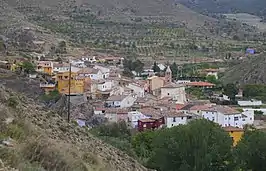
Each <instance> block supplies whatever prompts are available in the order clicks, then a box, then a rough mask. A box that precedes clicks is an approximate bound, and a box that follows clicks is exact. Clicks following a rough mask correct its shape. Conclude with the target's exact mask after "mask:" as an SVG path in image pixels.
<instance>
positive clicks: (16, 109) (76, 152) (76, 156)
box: [0, 72, 147, 171]
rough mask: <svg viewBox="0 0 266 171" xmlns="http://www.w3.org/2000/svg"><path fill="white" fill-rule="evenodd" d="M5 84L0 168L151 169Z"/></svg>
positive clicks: (0, 100)
mask: <svg viewBox="0 0 266 171" xmlns="http://www.w3.org/2000/svg"><path fill="white" fill-rule="evenodd" d="M0 76H1V79H2V78H5V79H6V80H8V79H7V77H11V76H12V74H10V73H8V72H7V73H5V72H1V75H0ZM4 83H5V82H1V84H0V130H1V132H0V169H2V168H1V167H3V166H2V165H4V166H5V167H6V166H10V167H12V168H17V169H18V170H29V169H30V170H34V171H37V170H38V171H41V170H42V171H44V170H47V171H48V170H58V171H60V170H64V171H68V170H69V171H72V170H77V171H100V170H101V171H105V170H106V171H126V170H127V171H144V170H147V169H145V168H144V167H143V166H141V165H140V164H139V163H138V162H137V161H135V160H134V159H132V158H130V157H129V156H127V155H126V154H125V153H123V152H121V151H119V150H117V149H116V148H114V147H111V146H110V145H107V144H105V143H103V142H102V141H101V140H99V139H97V138H95V137H94V136H92V135H91V134H90V133H88V130H86V129H85V128H80V127H78V126H76V124H75V123H71V124H69V123H67V122H66V121H65V119H63V118H61V117H60V116H59V115H58V114H57V113H55V112H54V111H50V110H48V109H46V108H44V107H43V105H39V104H36V102H35V101H36V100H33V99H32V98H28V97H27V95H29V96H31V95H30V94H28V93H26V94H21V93H20V92H17V91H18V90H16V89H13V88H11V89H10V88H7V87H5V84H4ZM28 92H30V91H28ZM31 94H33V93H31ZM31 97H32V96H31ZM10 138H11V139H10ZM1 161H2V162H3V164H2V163H1Z"/></svg>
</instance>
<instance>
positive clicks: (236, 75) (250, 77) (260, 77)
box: [222, 54, 266, 84]
mask: <svg viewBox="0 0 266 171" xmlns="http://www.w3.org/2000/svg"><path fill="white" fill-rule="evenodd" d="M265 66H266V56H265V54H263V55H260V56H254V57H249V58H247V59H245V60H244V61H241V62H237V63H236V64H234V65H233V66H232V67H230V68H229V70H228V71H227V72H226V73H225V75H224V76H223V78H222V80H223V83H225V84H226V83H232V82H234V83H239V84H265V83H266V75H265V72H266V67H265Z"/></svg>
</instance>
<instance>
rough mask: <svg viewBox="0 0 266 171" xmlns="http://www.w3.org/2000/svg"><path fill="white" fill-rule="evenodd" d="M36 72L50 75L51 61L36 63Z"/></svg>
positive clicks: (51, 71)
mask: <svg viewBox="0 0 266 171" xmlns="http://www.w3.org/2000/svg"><path fill="white" fill-rule="evenodd" d="M36 71H37V72H41V73H45V74H48V75H52V73H53V62H51V61H37V69H36Z"/></svg>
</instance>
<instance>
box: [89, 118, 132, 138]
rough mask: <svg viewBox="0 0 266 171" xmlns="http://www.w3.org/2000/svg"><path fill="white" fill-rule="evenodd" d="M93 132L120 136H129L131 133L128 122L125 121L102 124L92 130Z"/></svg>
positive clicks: (100, 134)
mask: <svg viewBox="0 0 266 171" xmlns="http://www.w3.org/2000/svg"><path fill="white" fill-rule="evenodd" d="M92 132H93V133H94V134H97V135H99V136H109V137H120V138H127V137H129V136H130V135H131V133H130V130H129V129H128V126H127V123H126V122H124V121H121V122H118V123H111V124H106V125H100V126H99V127H97V128H95V129H94V130H92Z"/></svg>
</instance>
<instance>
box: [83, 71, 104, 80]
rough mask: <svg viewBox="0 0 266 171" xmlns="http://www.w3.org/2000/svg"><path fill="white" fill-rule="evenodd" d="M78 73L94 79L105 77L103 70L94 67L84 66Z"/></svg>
mask: <svg viewBox="0 0 266 171" xmlns="http://www.w3.org/2000/svg"><path fill="white" fill-rule="evenodd" d="M78 75H79V76H82V77H89V78H91V79H92V80H100V79H103V77H104V74H103V73H102V72H101V70H99V69H94V68H82V69H80V71H79V72H78Z"/></svg>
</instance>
